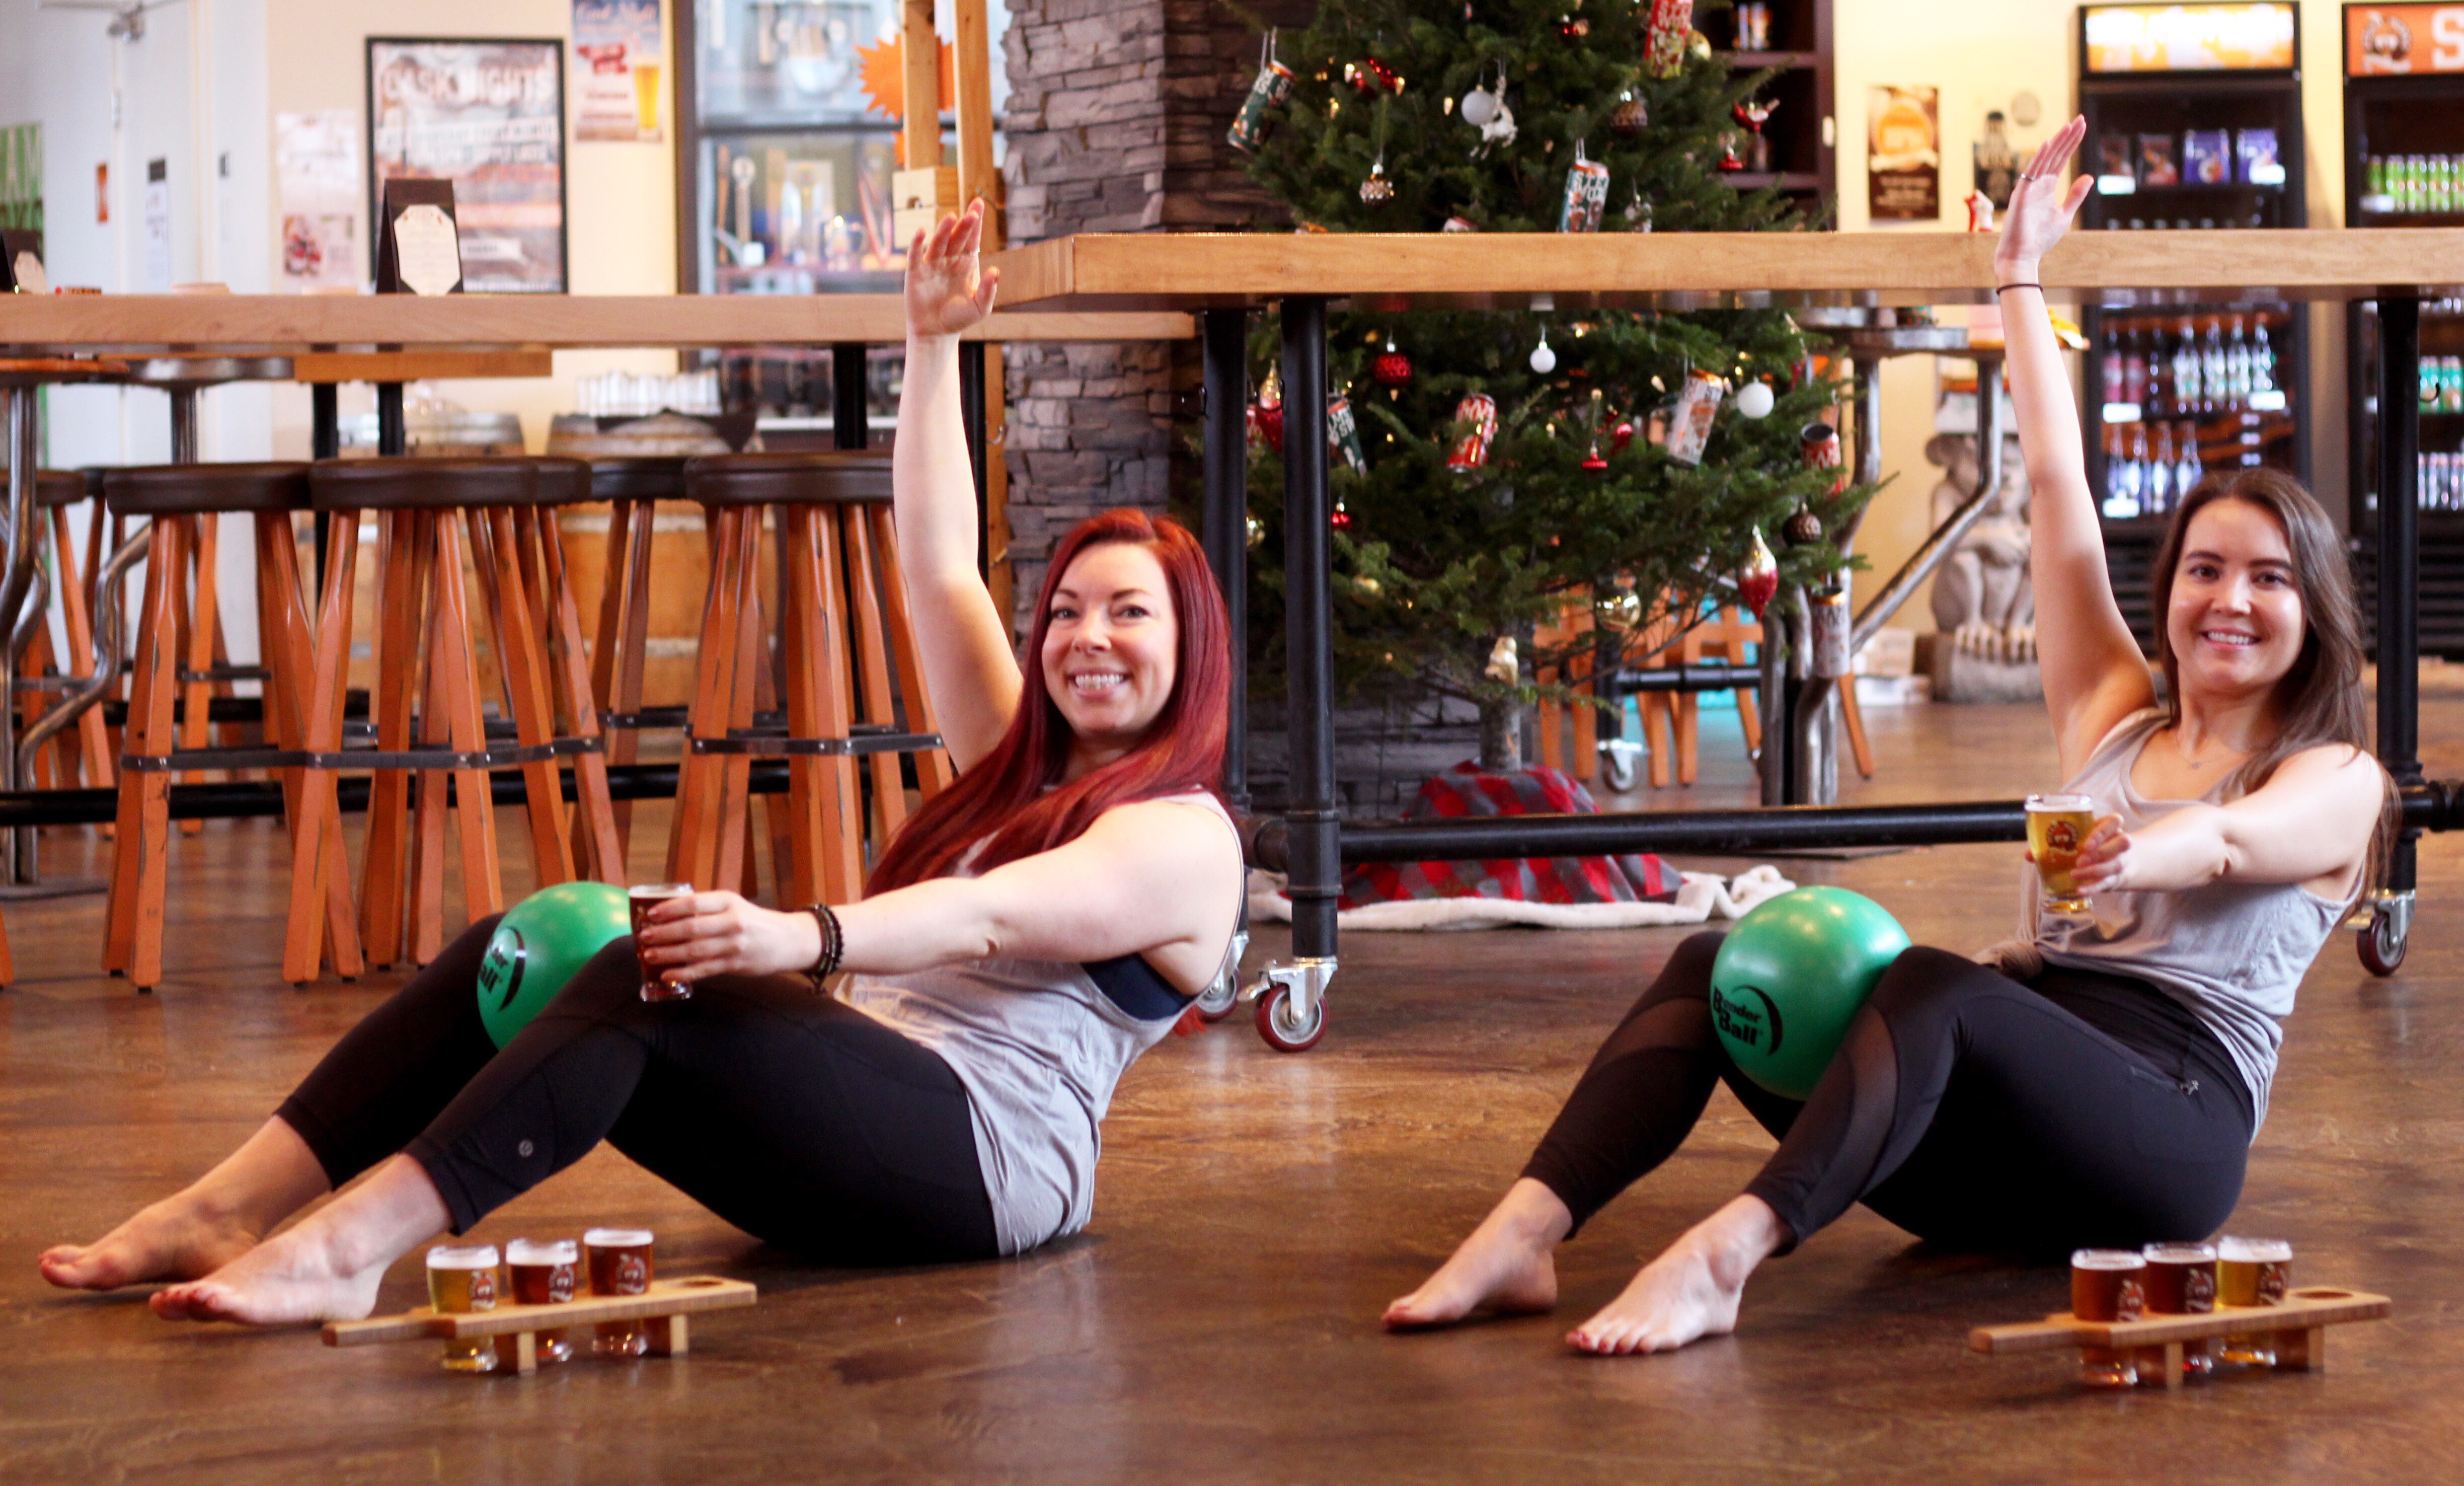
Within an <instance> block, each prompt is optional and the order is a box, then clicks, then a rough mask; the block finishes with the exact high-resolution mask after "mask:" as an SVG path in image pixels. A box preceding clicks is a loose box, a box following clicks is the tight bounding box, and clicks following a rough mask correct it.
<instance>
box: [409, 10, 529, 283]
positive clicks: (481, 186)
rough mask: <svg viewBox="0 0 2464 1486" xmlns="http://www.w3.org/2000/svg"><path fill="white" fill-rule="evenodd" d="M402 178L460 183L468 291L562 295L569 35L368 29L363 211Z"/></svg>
mask: <svg viewBox="0 0 2464 1486" xmlns="http://www.w3.org/2000/svg"><path fill="white" fill-rule="evenodd" d="M405 177H409V178H416V179H426V180H448V181H451V182H452V183H453V209H454V210H453V216H454V220H455V222H456V224H457V226H458V228H459V233H458V235H459V237H460V239H461V248H462V276H463V277H462V283H463V287H464V289H465V290H467V291H468V292H469V293H472V294H563V293H565V292H566V276H565V241H564V43H563V41H562V40H561V39H558V38H554V37H550V38H547V39H544V40H504V39H496V38H487V39H475V40H452V39H448V38H441V37H433V36H370V37H369V38H368V201H369V205H368V220H370V221H372V222H373V221H376V220H377V219H378V218H377V211H378V207H377V203H378V201H379V200H380V199H381V198H382V196H383V194H384V191H385V182H386V181H388V180H399V179H402V178H405ZM376 236H377V234H376V233H370V234H369V237H370V239H371V241H370V244H369V247H370V249H371V252H372V253H373V250H374V247H375V242H374V238H375V237H376ZM369 272H370V274H371V275H373V274H374V272H375V264H374V261H373V258H371V262H370V265H369Z"/></svg>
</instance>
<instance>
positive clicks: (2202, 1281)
mask: <svg viewBox="0 0 2464 1486" xmlns="http://www.w3.org/2000/svg"><path fill="white" fill-rule="evenodd" d="M2140 1253H2141V1254H2142V1255H2143V1256H2144V1257H2145V1259H2146V1260H2147V1278H2146V1294H2147V1314H2148V1315H2150V1316H2205V1315H2208V1314H2209V1313H2211V1312H2212V1311H2213V1310H2214V1309H2215V1308H2216V1246H2215V1245H2213V1244H2149V1245H2148V1246H2147V1247H2146V1248H2145V1249H2143V1250H2141V1251H2140ZM2213 1345H2214V1343H2213V1342H2212V1340H2211V1339H2210V1338H2207V1337H2198V1338H2194V1339H2192V1340H2190V1341H2188V1342H2183V1343H2182V1376H2183V1377H2185V1378H2204V1377H2207V1376H2209V1375H2210V1374H2211V1373H2213V1372H2214V1371H2215V1370H2216V1359H2215V1355H2214V1352H2213ZM2139 1381H2140V1382H2142V1383H2155V1384H2162V1383H2164V1382H2165V1381H2166V1380H2165V1349H2164V1348H2163V1347H2161V1346H2151V1347H2145V1348H2143V1349H2141V1351H2140V1354H2139Z"/></svg>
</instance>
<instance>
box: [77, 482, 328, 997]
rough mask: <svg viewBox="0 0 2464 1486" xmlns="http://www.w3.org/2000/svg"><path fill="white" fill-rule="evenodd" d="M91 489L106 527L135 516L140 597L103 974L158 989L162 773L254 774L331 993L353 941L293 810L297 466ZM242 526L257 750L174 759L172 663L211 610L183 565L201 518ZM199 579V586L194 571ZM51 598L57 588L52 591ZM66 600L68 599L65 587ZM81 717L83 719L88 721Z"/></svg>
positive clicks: (299, 626)
mask: <svg viewBox="0 0 2464 1486" xmlns="http://www.w3.org/2000/svg"><path fill="white" fill-rule="evenodd" d="M103 489H104V492H105V496H106V499H108V500H109V502H110V505H111V509H112V512H113V514H114V515H115V516H119V517H123V518H124V517H129V516H143V517H146V518H148V519H149V521H150V523H151V524H150V525H149V527H148V528H147V548H146V560H145V597H144V600H143V604H142V606H141V607H140V609H139V610H138V614H137V621H136V624H135V625H134V626H133V628H134V629H135V632H136V636H137V662H136V670H135V673H134V675H133V676H132V678H131V680H132V685H131V691H130V698H129V707H128V721H127V724H126V726H125V727H124V728H123V729H122V733H121V745H122V753H121V760H120V812H119V821H118V832H117V835H118V843H119V845H118V850H117V851H116V853H115V854H114V858H113V863H112V879H111V898H110V908H109V912H108V914H107V916H106V921H105V927H104V932H103V968H104V969H105V970H107V971H110V972H111V973H113V974H123V973H124V974H126V975H127V976H128V978H129V979H130V980H132V981H134V982H135V983H136V984H137V986H138V987H139V988H140V989H148V988H151V987H154V986H156V985H158V984H160V983H161V981H162V979H163V917H164V903H165V892H166V887H167V880H166V879H167V865H168V864H167V854H168V852H169V849H170V841H171V829H170V785H171V773H172V771H173V770H175V769H182V768H197V767H219V768H261V767H271V768H276V769H278V770H279V771H280V773H281V776H282V782H283V803H284V805H285V807H286V811H287V814H288V816H289V820H290V825H291V849H292V889H293V894H294V896H295V898H297V896H298V895H299V893H300V892H301V889H302V887H303V885H313V888H314V896H313V897H311V898H309V899H308V901H309V904H310V906H311V909H312V912H311V913H310V915H309V918H308V924H307V937H306V941H305V943H306V950H305V953H306V955H307V957H308V958H307V966H308V970H307V973H306V974H302V975H300V976H298V977H297V979H300V980H305V979H307V977H308V974H313V973H314V971H315V969H316V967H317V965H318V963H319V959H320V958H327V959H330V961H331V963H332V965H333V966H334V968H335V971H336V973H338V974H340V975H341V976H342V977H344V978H345V979H348V978H350V977H352V976H355V975H357V974H358V973H359V971H360V943H359V935H358V931H357V929H356V927H355V926H354V924H353V921H352V916H351V902H350V897H349V894H348V892H347V891H346V890H345V889H344V887H343V884H342V880H341V876H340V874H339V870H338V868H337V867H336V865H335V864H339V863H340V862H341V860H342V833H341V821H340V820H339V818H337V817H335V816H333V815H331V814H329V815H327V816H326V817H324V818H323V819H322V820H321V821H317V822H310V821H308V820H307V819H306V817H305V815H304V814H303V812H302V810H301V809H300V803H301V791H302V789H303V787H304V786H303V781H302V778H301V774H302V765H303V762H304V759H305V755H304V754H303V753H301V752H300V750H302V749H304V748H305V747H307V746H308V738H309V734H308V722H307V716H306V699H307V694H306V688H305V677H306V676H307V674H308V667H309V664H310V657H311V654H312V653H311V649H310V643H309V637H308V622H307V612H306V609H305V606H304V604H303V603H302V601H301V596H300V588H299V570H298V546H297V539H296V538H295V537H294V535H293V532H292V528H291V513H293V512H294V511H299V510H304V509H306V508H307V505H308V466H306V465H304V464H178V465H156V466H150V467H144V468H137V469H125V470H113V471H110V472H109V473H108V474H107V475H106V476H105V477H104V480H103ZM227 512H246V513H248V514H249V515H251V516H253V518H254V520H255V527H256V587H257V615H258V626H259V635H260V642H259V643H260V648H261V650H262V652H263V654H264V657H265V667H264V670H265V676H264V682H265V729H266V741H267V743H268V744H269V746H267V747H263V748H201V747H192V746H184V745H183V743H182V739H183V738H184V737H185V736H187V735H185V734H183V733H181V732H180V731H178V718H177V709H178V708H180V707H184V706H185V707H187V709H188V710H189V716H188V718H187V721H188V722H189V723H191V724H195V723H197V722H200V721H202V720H203V713H204V709H205V702H204V698H203V695H202V693H201V692H195V691H191V692H190V693H189V695H188V696H187V698H186V699H184V698H183V696H182V693H183V692H184V691H186V690H188V687H187V683H185V682H184V678H183V676H182V671H183V666H182V660H183V659H184V658H185V657H187V656H188V655H190V654H192V651H191V649H190V648H189V646H188V645H187V637H189V636H193V635H194V634H196V633H198V632H205V631H207V630H208V626H207V625H206V623H205V621H204V618H203V611H202V608H201V606H202V605H204V604H208V603H210V602H211V601H212V586H211V582H210V579H209V578H208V579H207V580H205V581H201V582H199V583H198V584H197V585H196V586H195V587H194V588H193V589H192V588H191V586H190V584H189V582H188V576H187V575H188V571H189V565H190V563H191V562H192V561H193V560H200V559H202V558H203V557H204V555H205V553H206V552H207V551H208V550H209V547H208V545H207V543H208V540H209V539H207V538H206V536H205V535H204V534H205V532H207V531H209V530H210V529H211V528H212V526H213V524H214V521H213V518H216V517H219V516H221V515H222V514H224V513H227ZM205 571H206V572H207V573H209V574H210V571H211V568H210V566H208V567H207V568H206V569H205ZM64 587H71V586H67V585H64ZM71 590H72V591H74V588H73V587H72V588H71ZM91 715H92V714H89V716H91Z"/></svg>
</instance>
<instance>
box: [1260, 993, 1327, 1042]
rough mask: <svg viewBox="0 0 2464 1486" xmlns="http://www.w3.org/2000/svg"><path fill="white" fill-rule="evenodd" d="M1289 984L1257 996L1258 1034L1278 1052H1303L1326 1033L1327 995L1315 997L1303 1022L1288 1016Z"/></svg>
mask: <svg viewBox="0 0 2464 1486" xmlns="http://www.w3.org/2000/svg"><path fill="white" fill-rule="evenodd" d="M1291 994H1292V991H1291V987H1288V986H1277V987H1275V988H1274V989H1272V990H1270V991H1268V992H1266V993H1265V995H1263V996H1260V997H1259V998H1258V1035H1259V1036H1261V1037H1263V1038H1265V1041H1266V1046H1268V1047H1270V1048H1272V1049H1274V1050H1275V1051H1276V1052H1278V1053H1306V1052H1308V1051H1309V1049H1311V1048H1313V1047H1316V1046H1317V1043H1318V1039H1319V1038H1320V1037H1323V1036H1325V1035H1326V997H1325V996H1324V995H1320V996H1319V997H1318V1002H1317V1006H1316V1007H1315V1008H1313V1009H1311V1010H1310V1012H1309V1020H1308V1021H1306V1022H1298V1021H1295V1020H1294V1019H1293V1017H1292V1015H1291Z"/></svg>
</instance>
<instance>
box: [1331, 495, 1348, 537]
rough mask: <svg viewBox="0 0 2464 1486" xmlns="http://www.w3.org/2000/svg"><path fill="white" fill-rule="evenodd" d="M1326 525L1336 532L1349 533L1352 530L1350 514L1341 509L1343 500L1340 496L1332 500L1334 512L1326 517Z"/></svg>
mask: <svg viewBox="0 0 2464 1486" xmlns="http://www.w3.org/2000/svg"><path fill="white" fill-rule="evenodd" d="M1326 523H1327V524H1328V525H1329V526H1331V527H1333V528H1334V529H1335V530H1337V531H1350V530H1351V529H1352V513H1351V512H1350V511H1347V510H1345V509H1344V508H1343V498H1342V497H1341V496H1337V497H1335V498H1334V511H1333V514H1331V515H1330V516H1329V517H1327V519H1326Z"/></svg>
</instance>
